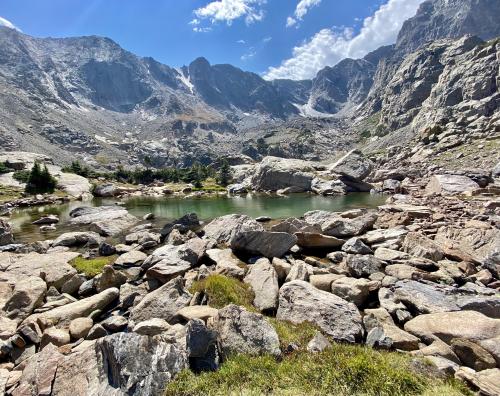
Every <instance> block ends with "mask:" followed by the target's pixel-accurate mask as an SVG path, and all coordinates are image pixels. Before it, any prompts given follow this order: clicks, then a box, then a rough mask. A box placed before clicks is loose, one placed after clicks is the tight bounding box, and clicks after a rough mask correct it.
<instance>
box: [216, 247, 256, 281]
mask: <svg viewBox="0 0 500 396" xmlns="http://www.w3.org/2000/svg"><path fill="white" fill-rule="evenodd" d="M207 256H208V257H210V259H211V260H213V261H215V264H216V265H215V272H216V273H218V274H221V275H227V276H232V277H233V278H237V279H243V277H244V276H245V267H246V265H245V263H244V262H243V261H241V260H240V259H238V258H237V257H236V256H235V255H234V254H233V252H232V250H231V249H209V250H207Z"/></svg>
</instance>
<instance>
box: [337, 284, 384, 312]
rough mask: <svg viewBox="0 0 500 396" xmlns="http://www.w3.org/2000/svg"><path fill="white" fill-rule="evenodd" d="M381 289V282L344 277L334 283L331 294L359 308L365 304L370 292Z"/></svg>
mask: <svg viewBox="0 0 500 396" xmlns="http://www.w3.org/2000/svg"><path fill="white" fill-rule="evenodd" d="M379 287H380V282H377V281H370V280H368V279H356V278H350V277H342V278H340V279H337V280H335V281H333V282H332V284H331V292H332V293H333V294H335V295H336V296H339V297H341V298H343V299H344V300H346V301H350V302H352V303H354V304H356V306H358V307H359V306H361V305H363V304H364V303H365V301H366V299H367V298H368V296H369V294H370V292H374V291H376V290H377V289H378V288H379Z"/></svg>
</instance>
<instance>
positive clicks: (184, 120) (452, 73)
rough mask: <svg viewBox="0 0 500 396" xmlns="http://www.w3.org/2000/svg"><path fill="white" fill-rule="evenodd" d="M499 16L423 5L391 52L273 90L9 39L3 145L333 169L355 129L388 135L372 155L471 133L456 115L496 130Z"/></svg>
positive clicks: (212, 73) (489, 7)
mask: <svg viewBox="0 0 500 396" xmlns="http://www.w3.org/2000/svg"><path fill="white" fill-rule="evenodd" d="M499 8H500V2H499V1H498V0H428V1H426V2H424V3H423V4H422V6H421V7H420V9H419V11H418V12H417V15H416V16H415V17H414V18H411V19H410V20H408V21H407V22H406V23H405V24H404V26H403V28H402V30H401V32H400V34H399V36H398V40H397V43H396V44H395V45H391V46H386V47H381V48H379V49H377V50H376V51H374V52H372V53H370V54H368V55H366V56H365V57H364V58H363V59H345V60H343V61H342V62H340V63H338V64H337V65H335V66H332V67H326V68H324V69H323V70H321V71H319V72H318V74H317V76H316V77H315V78H314V79H313V80H306V81H291V80H275V81H266V80H264V79H262V78H261V77H260V76H258V75H256V74H254V73H249V72H244V71H242V70H240V69H238V68H236V67H233V66H231V65H211V64H210V63H209V62H208V61H207V60H206V59H204V58H198V59H196V60H195V61H193V62H192V63H191V64H190V65H188V66H184V67H182V68H180V69H175V68H172V67H169V66H167V65H163V64H161V63H159V62H157V61H155V60H154V59H152V58H140V57H137V56H135V55H134V54H131V53H129V52H127V51H125V50H124V49H122V48H121V47H120V46H119V45H117V44H116V43H115V42H113V41H112V40H110V39H106V38H102V37H93V36H92V37H80V38H69V39H38V38H33V37H30V36H27V35H24V34H22V33H19V32H17V31H15V30H12V29H8V28H5V27H0V146H1V147H2V148H4V149H11V150H13V149H16V150H26V151H35V152H39V153H45V154H49V155H51V156H52V157H54V158H55V159H56V161H58V162H68V161H70V160H72V159H74V158H75V156H77V157H80V158H82V159H85V160H86V161H87V162H89V163H90V164H94V165H96V166H109V167H113V166H116V165H117V164H118V163H124V164H137V163H141V161H142V160H143V158H144V157H145V156H148V157H150V158H152V160H153V163H154V164H155V165H158V166H161V165H165V164H170V165H174V164H175V165H189V164H191V163H192V162H194V161H198V160H199V161H202V162H211V161H213V160H214V159H216V158H217V157H218V156H221V155H227V154H230V155H233V156H235V157H237V156H238V155H240V154H245V155H250V156H251V157H252V158H254V159H258V158H260V157H261V156H262V155H266V154H269V153H272V154H273V155H278V156H284V157H287V156H288V157H303V158H308V159H326V158H328V157H329V156H335V155H336V152H335V151H336V147H337V149H338V150H340V149H346V148H348V146H349V145H352V144H355V142H356V140H359V130H358V129H356V127H352V128H350V126H351V124H352V123H353V122H354V126H355V125H356V124H357V123H358V122H359V121H360V120H361V121H362V120H363V119H367V118H368V117H370V119H371V118H372V117H371V116H372V115H374V113H376V119H377V122H378V123H379V125H378V127H377V130H378V131H379V132H382V133H379V135H386V138H384V139H385V143H383V142H384V139H382V140H381V142H379V143H377V144H389V141H390V138H392V139H393V140H394V139H395V141H397V142H399V141H400V140H401V139H400V136H403V135H402V134H401V133H400V132H399V131H404V134H405V136H406V137H409V136H411V134H412V133H413V134H414V133H415V132H419V131H420V130H422V129H425V128H426V127H428V126H432V125H435V124H439V125H446V124H447V123H458V124H460V125H462V126H463V127H466V126H467V125H468V124H467V123H464V120H463V119H461V118H460V116H459V115H460V114H473V115H478V117H482V118H483V119H485V120H486V121H485V122H484V123H480V125H483V124H485V123H486V124H485V125H490V124H491V122H492V121H491V120H495V117H494V116H495V114H496V113H497V112H498V107H499V106H498V79H499V77H498V70H499V67H498V44H495V43H484V42H483V41H482V40H481V39H480V38H482V39H490V38H492V37H497V36H500V23H499V15H500V9H499ZM469 33H470V34H476V35H478V36H479V37H480V38H478V37H475V38H472V37H469V38H463V36H464V34H469ZM459 37H462V38H461V39H458V41H457V40H454V39H456V38H459ZM443 39H444V40H443ZM332 116H335V117H332ZM318 117H319V118H323V119H324V122H321V123H315V122H314V121H312V122H308V121H304V122H303V123H302V122H296V120H297V119H298V118H301V119H303V120H304V119H307V118H312V119H315V118H318ZM468 117H472V115H470V116H468ZM462 118H463V117H462ZM465 118H466V119H467V116H466V117H465ZM471 120H472V121H470V122H469V124H470V123H471V122H472V123H474V122H476V121H475V119H474V118H472V119H471ZM488 123H489V124H488ZM299 125H303V127H298V126H299ZM340 128H341V129H343V130H345V131H346V132H345V133H344V134H343V136H342V137H341V138H340V139H342V144H340V143H339V135H338V133H339V129H340ZM488 128H490V127H488ZM369 132H370V131H369ZM372 132H373V131H372ZM363 134H364V135H366V133H365V132H363ZM371 135H372V136H373V135H374V134H373V133H372V134H371ZM328 136H330V139H328ZM333 141H336V142H337V143H338V144H337V145H335V144H333V143H332V142H333ZM258 142H260V143H258ZM259 150H260V151H259Z"/></svg>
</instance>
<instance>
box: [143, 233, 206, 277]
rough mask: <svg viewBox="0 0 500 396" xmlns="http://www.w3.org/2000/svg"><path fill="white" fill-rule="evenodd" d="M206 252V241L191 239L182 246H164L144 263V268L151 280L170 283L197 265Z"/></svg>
mask: <svg viewBox="0 0 500 396" xmlns="http://www.w3.org/2000/svg"><path fill="white" fill-rule="evenodd" d="M205 251H206V241H203V240H201V239H200V238H193V239H190V240H189V241H188V242H186V243H185V244H183V245H180V246H171V245H164V246H162V247H160V248H158V249H156V250H155V251H154V252H153V254H152V255H151V256H149V257H148V258H147V259H146V260H145V261H144V263H143V265H142V268H145V269H147V272H146V274H147V276H148V277H149V278H154V279H158V280H159V281H161V282H168V281H169V280H171V279H173V278H175V277H177V276H178V275H183V274H184V273H185V272H187V271H188V270H189V269H191V268H192V267H193V266H194V265H196V264H197V263H198V261H199V260H200V258H201V257H202V256H203V255H204V254H205Z"/></svg>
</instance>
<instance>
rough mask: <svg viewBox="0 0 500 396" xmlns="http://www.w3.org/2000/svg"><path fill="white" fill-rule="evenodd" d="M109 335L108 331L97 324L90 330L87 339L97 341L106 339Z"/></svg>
mask: <svg viewBox="0 0 500 396" xmlns="http://www.w3.org/2000/svg"><path fill="white" fill-rule="evenodd" d="M107 335H108V332H107V331H106V329H105V328H104V327H102V326H101V325H100V324H96V325H94V326H93V327H92V328H91V329H90V330H89V334H87V337H86V339H87V340H97V339H98V338H102V337H106V336H107Z"/></svg>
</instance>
